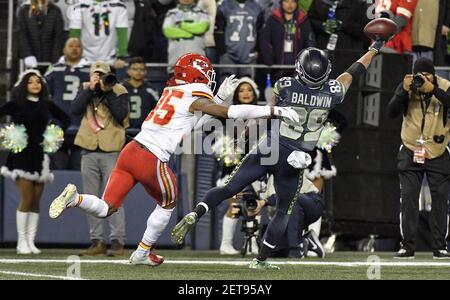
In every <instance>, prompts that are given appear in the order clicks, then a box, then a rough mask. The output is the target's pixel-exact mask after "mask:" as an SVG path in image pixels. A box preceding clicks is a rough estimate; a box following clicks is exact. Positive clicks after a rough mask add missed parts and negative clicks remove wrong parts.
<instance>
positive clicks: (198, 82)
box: [49, 53, 298, 266]
mask: <svg viewBox="0 0 450 300" xmlns="http://www.w3.org/2000/svg"><path fill="white" fill-rule="evenodd" d="M238 82H239V81H238V80H237V79H234V76H231V77H229V78H227V79H226V80H225V81H224V82H223V83H222V85H221V86H220V88H219V91H218V93H217V95H216V96H215V97H214V96H213V90H214V85H215V71H214V69H213V67H212V65H211V63H210V61H209V60H208V59H207V58H206V57H204V56H203V55H199V54H193V53H188V54H185V55H183V56H181V57H180V58H179V59H178V61H177V62H176V64H175V67H174V75H173V77H172V78H171V79H170V80H169V81H168V83H167V87H166V88H165V89H164V90H163V94H162V96H161V98H160V99H159V101H158V104H157V105H156V107H155V109H153V110H152V111H151V112H150V114H149V115H148V116H147V118H146V119H145V121H144V123H143V124H142V127H141V131H140V132H139V133H138V134H137V135H136V137H135V138H134V140H133V141H132V142H130V143H128V144H127V145H126V146H125V148H124V149H123V150H122V151H121V153H120V155H119V158H118V160H117V163H116V166H115V168H114V170H113V171H112V173H111V176H110V178H109V180H108V184H107V186H106V189H105V192H104V194H103V197H102V199H99V198H97V197H96V196H94V195H87V194H78V193H77V189H76V187H75V185H73V184H68V185H67V187H66V188H65V189H64V191H63V192H62V193H61V194H60V195H59V196H58V197H57V198H56V199H55V200H53V202H52V203H51V205H50V208H49V215H50V217H51V218H57V217H58V216H59V215H61V213H62V212H63V211H64V210H65V209H68V208H71V207H78V208H80V209H82V210H83V211H85V212H86V213H89V214H92V215H94V216H96V217H100V218H102V217H103V218H104V217H108V216H110V215H111V214H113V213H114V212H116V211H117V209H118V208H119V207H120V206H121V205H122V203H123V201H124V199H125V196H126V195H127V194H128V192H129V191H130V190H131V189H132V188H133V187H134V186H135V185H136V183H138V182H139V183H141V184H142V185H143V186H144V188H145V190H146V191H147V193H148V194H149V195H150V196H151V197H152V198H153V199H155V200H156V202H157V205H156V208H155V210H154V211H153V212H152V214H151V215H150V216H149V218H148V221H147V229H146V230H145V232H144V236H143V238H142V241H141V242H140V244H139V246H138V247H137V250H136V251H134V252H133V254H132V255H131V257H130V263H132V264H145V265H151V266H157V265H160V264H161V263H162V262H163V257H162V256H159V255H156V254H155V253H154V251H152V250H153V247H154V245H155V243H156V241H157V239H158V237H159V236H160V235H161V233H162V232H163V230H164V229H165V228H166V226H167V224H168V222H169V220H170V216H171V214H172V211H173V209H174V207H175V203H176V196H177V184H176V180H175V176H174V174H173V172H172V170H171V169H170V168H169V166H168V162H169V158H170V156H171V155H172V154H173V152H174V151H175V149H176V147H177V145H178V143H179V142H180V141H181V139H182V137H183V136H184V135H185V134H186V133H188V132H190V131H191V130H192V129H193V128H194V126H195V125H198V124H195V123H196V122H201V120H202V119H203V117H202V118H200V120H199V119H198V118H195V116H194V114H193V113H194V111H201V112H203V113H206V114H209V115H211V116H217V117H222V118H233V119H238V118H242V119H248V118H261V117H272V116H277V117H284V118H286V120H292V122H294V121H298V115H297V114H296V113H295V111H294V110H293V109H291V108H288V107H277V106H274V107H270V106H256V105H249V104H247V105H231V106H226V105H221V104H220V103H221V102H222V101H223V100H222V99H226V98H227V97H228V96H230V95H231V93H232V92H233V91H234V90H235V89H236V86H237V84H238Z"/></svg>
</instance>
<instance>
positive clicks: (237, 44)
mask: <svg viewBox="0 0 450 300" xmlns="http://www.w3.org/2000/svg"><path fill="white" fill-rule="evenodd" d="M217 10H218V13H217V18H216V31H223V32H224V34H225V45H226V52H227V54H228V55H230V56H231V57H232V59H233V60H234V61H235V62H239V63H252V62H253V61H254V59H255V58H256V43H257V34H258V31H259V30H260V29H261V27H262V25H263V23H264V12H263V9H262V8H261V7H260V6H259V5H258V4H257V3H256V2H255V1H254V0H247V1H245V2H244V3H239V2H237V1H236V0H224V1H222V2H221V3H220V5H219V7H218V8H217Z"/></svg>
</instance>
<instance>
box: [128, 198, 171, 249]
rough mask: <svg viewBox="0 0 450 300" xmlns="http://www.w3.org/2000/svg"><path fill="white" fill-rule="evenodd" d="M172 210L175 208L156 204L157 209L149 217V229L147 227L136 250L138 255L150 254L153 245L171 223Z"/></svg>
mask: <svg viewBox="0 0 450 300" xmlns="http://www.w3.org/2000/svg"><path fill="white" fill-rule="evenodd" d="M172 212H173V208H171V209H165V208H162V207H161V206H159V205H156V207H155V209H154V210H153V212H152V213H151V215H150V216H149V217H148V220H147V229H145V232H144V236H143V237H142V241H141V243H140V244H139V246H138V248H137V250H136V254H137V255H139V256H147V255H148V252H149V251H150V250H151V248H152V246H153V245H154V244H155V243H156V241H157V240H158V238H159V236H160V235H161V233H162V232H163V231H164V229H165V228H166V226H167V224H169V221H170V216H171V215H172Z"/></svg>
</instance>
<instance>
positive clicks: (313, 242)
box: [305, 230, 325, 258]
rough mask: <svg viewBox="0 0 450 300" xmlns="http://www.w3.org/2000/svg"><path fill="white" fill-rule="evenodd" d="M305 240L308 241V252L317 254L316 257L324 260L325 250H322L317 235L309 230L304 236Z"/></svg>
mask: <svg viewBox="0 0 450 300" xmlns="http://www.w3.org/2000/svg"><path fill="white" fill-rule="evenodd" d="M305 240H308V243H309V245H308V252H309V251H312V252H314V253H315V254H317V257H320V258H324V257H325V250H324V249H323V246H322V243H321V242H320V241H319V237H318V236H317V234H316V233H315V232H314V231H313V230H310V231H308V232H307V233H306V234H305Z"/></svg>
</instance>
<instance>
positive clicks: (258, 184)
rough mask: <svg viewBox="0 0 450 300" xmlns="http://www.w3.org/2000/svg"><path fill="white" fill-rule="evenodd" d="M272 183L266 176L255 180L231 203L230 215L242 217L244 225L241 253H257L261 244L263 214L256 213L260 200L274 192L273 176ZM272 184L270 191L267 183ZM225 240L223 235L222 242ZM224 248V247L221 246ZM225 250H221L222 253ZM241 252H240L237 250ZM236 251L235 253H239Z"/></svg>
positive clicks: (242, 228) (242, 227)
mask: <svg viewBox="0 0 450 300" xmlns="http://www.w3.org/2000/svg"><path fill="white" fill-rule="evenodd" d="M271 181H272V183H268V178H267V177H266V176H264V177H262V178H260V179H259V180H256V181H254V182H253V183H252V184H251V185H249V186H247V187H245V188H244V190H242V192H241V193H239V194H237V195H236V196H234V197H233V200H234V201H235V202H233V203H232V204H231V209H230V215H231V216H232V218H233V219H235V220H236V221H237V218H241V221H242V226H241V231H242V232H243V233H244V239H245V240H244V243H243V245H242V248H241V251H240V252H241V255H243V256H244V255H245V254H253V255H257V254H258V251H259V246H260V237H259V229H260V228H261V214H260V213H259V211H260V209H259V210H258V213H255V210H256V209H257V206H258V201H267V200H266V199H267V198H268V195H269V193H274V192H275V191H274V189H273V178H272V179H271ZM268 184H270V185H271V189H270V191H269V190H268V189H267V185H268ZM223 244H224V240H223V237H222V244H221V247H222V246H223ZM221 249H222V248H221ZM222 253H223V252H222V251H221V254H222ZM237 253H239V252H237ZM237 253H235V254H237Z"/></svg>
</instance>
